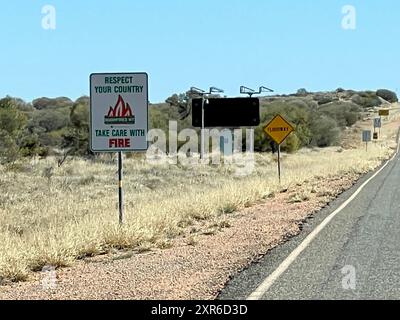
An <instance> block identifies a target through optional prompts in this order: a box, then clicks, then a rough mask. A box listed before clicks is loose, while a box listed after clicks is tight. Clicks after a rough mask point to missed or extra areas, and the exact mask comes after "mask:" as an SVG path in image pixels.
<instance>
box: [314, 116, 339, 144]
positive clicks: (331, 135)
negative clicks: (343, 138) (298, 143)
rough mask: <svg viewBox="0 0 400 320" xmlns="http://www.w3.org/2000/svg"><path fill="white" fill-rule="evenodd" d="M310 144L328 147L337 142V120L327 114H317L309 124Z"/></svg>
mask: <svg viewBox="0 0 400 320" xmlns="http://www.w3.org/2000/svg"><path fill="white" fill-rule="evenodd" d="M311 132H312V139H311V145H313V146H317V147H321V148H322V147H329V146H332V145H336V144H338V143H339V139H340V129H339V128H338V126H337V122H336V121H335V120H334V119H332V118H329V117H328V116H327V115H323V114H322V115H318V116H317V117H315V118H314V119H313V121H312V124H311Z"/></svg>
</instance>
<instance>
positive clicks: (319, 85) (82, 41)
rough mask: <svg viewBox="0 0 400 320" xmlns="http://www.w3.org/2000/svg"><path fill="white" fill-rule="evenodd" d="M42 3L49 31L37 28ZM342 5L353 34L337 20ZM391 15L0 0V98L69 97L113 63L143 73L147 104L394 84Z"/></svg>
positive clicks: (331, 4)
mask: <svg viewBox="0 0 400 320" xmlns="http://www.w3.org/2000/svg"><path fill="white" fill-rule="evenodd" d="M4 2H5V1H4ZM44 5H53V6H54V7H55V9H56V14H57V16H56V22H57V26H56V29H55V30H44V29H43V28H42V25H41V24H42V18H43V14H42V13H41V10H42V7H43V6H44ZM344 5H353V6H354V7H355V8H356V10H357V27H356V29H355V30H344V29H343V28H342V26H341V23H342V18H343V14H342V7H343V6H344ZM399 12H400V2H399V1H397V0H381V1H374V0H343V1H339V0H326V1H321V0H247V1H245V0H219V1H218V0H214V1H212V0H203V1H195V0H193V1H189V0H168V1H162V0H158V1H157V0H146V1H145V0H141V1H137V0H114V1H103V0H86V1H77V0H70V1H66V0H63V1H61V0H46V1H36V0H30V1H26V0H14V1H7V2H5V3H2V10H1V11H0V27H1V28H0V36H1V37H0V38H1V40H2V46H1V50H0V96H5V95H7V94H8V95H11V96H17V97H21V98H23V99H25V100H27V101H31V100H32V99H34V98H37V97H41V96H49V97H56V96H68V97H70V98H73V99H76V98H77V97H79V96H81V95H84V94H86V95H87V94H88V93H89V75H90V73H92V72H118V71H121V72H128V71H146V72H147V73H148V74H149V80H150V88H149V94H150V100H151V102H160V101H163V100H165V99H166V98H167V97H168V96H169V95H171V94H172V93H175V92H184V91H186V90H187V89H188V88H189V87H191V86H197V87H199V88H208V87H210V86H217V87H220V88H222V89H225V92H226V94H227V95H228V96H237V95H238V94H239V86H240V85H246V86H249V87H255V88H256V87H258V86H260V85H265V86H268V87H271V88H273V89H275V90H276V91H277V92H278V93H292V92H294V91H296V90H297V89H299V88H303V87H304V88H307V89H308V90H312V91H316V90H332V89H336V88H338V87H344V88H351V89H378V88H389V89H393V90H396V91H398V89H399V88H400V85H399V81H400V79H399V71H400V70H399V69H400V67H399V65H400V64H399V60H400V55H399V50H398V49H399V42H398V35H399V34H400V23H399V22H398V14H399Z"/></svg>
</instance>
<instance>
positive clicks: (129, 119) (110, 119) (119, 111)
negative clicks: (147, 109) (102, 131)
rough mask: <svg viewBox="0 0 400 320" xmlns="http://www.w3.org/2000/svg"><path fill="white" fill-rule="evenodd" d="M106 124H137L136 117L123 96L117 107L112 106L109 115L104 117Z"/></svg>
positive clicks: (119, 98) (119, 99)
mask: <svg viewBox="0 0 400 320" xmlns="http://www.w3.org/2000/svg"><path fill="white" fill-rule="evenodd" d="M104 123H105V124H135V116H134V114H133V112H132V108H131V106H130V105H129V103H127V102H125V101H124V99H123V98H122V96H121V95H119V96H118V101H117V103H116V105H115V107H114V108H113V107H111V106H110V110H109V111H108V114H107V115H106V116H105V117H104Z"/></svg>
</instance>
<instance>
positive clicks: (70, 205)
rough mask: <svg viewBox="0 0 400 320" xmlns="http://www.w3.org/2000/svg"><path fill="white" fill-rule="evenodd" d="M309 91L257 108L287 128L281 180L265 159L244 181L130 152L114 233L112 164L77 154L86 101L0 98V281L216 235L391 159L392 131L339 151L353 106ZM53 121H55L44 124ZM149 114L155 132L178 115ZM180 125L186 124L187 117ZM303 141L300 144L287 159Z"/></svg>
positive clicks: (83, 136) (82, 148) (222, 170)
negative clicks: (232, 222)
mask: <svg viewBox="0 0 400 320" xmlns="http://www.w3.org/2000/svg"><path fill="white" fill-rule="evenodd" d="M341 94H347V95H348V96H349V97H352V95H350V94H348V93H346V92H341ZM308 95H309V94H308V93H306V92H301V93H300V94H297V95H294V96H287V97H273V98H267V99H264V100H263V102H262V104H263V112H262V117H263V121H264V122H266V121H268V120H269V119H270V118H272V116H273V115H274V114H275V112H279V113H282V114H283V115H285V116H286V117H287V118H288V120H290V121H292V122H293V123H294V124H295V125H296V127H297V131H296V134H295V135H292V137H291V138H290V139H289V140H288V141H287V143H286V145H285V146H286V151H288V153H285V154H284V155H283V181H282V184H281V185H279V184H278V181H277V173H276V170H277V169H276V156H275V155H273V154H271V153H258V154H256V166H255V171H254V172H253V173H252V174H250V175H248V176H242V177H239V176H237V175H236V174H235V167H234V166H232V165H228V164H226V165H224V164H221V165H218V166H217V165H214V166H196V167H195V168H191V167H185V166H181V165H168V164H164V165H152V164H149V163H148V162H147V161H146V159H145V158H144V157H141V156H134V157H132V156H130V157H128V159H127V160H126V161H125V168H124V171H125V172H124V173H125V178H124V189H125V192H126V196H125V205H126V224H125V225H124V226H123V227H120V226H119V225H118V217H117V192H116V180H117V177H116V159H115V158H114V157H113V156H112V155H99V156H96V157H94V156H90V155H89V154H88V151H87V129H88V120H87V103H88V100H87V98H81V99H78V100H77V101H76V102H71V101H70V100H68V99H66V98H65V99H64V98H63V99H58V100H57V99H56V100H47V99H39V100H37V101H35V102H34V103H33V105H30V104H26V103H24V102H22V101H20V100H17V99H11V98H6V99H3V100H1V101H0V123H1V126H0V128H1V134H2V139H1V140H0V143H1V145H0V148H1V149H0V152H1V159H2V162H3V163H2V164H1V165H0V189H1V192H0V239H1V240H2V241H0V283H6V282H7V281H22V280H27V279H28V278H29V275H30V274H31V272H32V271H40V270H41V269H42V268H43V267H44V266H49V265H51V266H55V267H63V266H68V265H71V264H73V262H74V261H75V260H76V259H82V258H84V257H88V256H94V255H98V254H103V253H108V252H110V251H112V250H115V249H118V250H119V249H133V250H136V251H137V252H143V251H145V250H149V249H151V248H161V249H162V248H167V247H169V246H170V245H171V243H172V241H173V239H174V238H176V237H178V236H181V235H183V234H186V233H187V231H188V230H189V233H190V237H188V241H187V242H188V245H193V244H194V243H195V240H194V239H195V237H196V235H198V234H202V233H205V232H208V233H210V234H211V233H212V232H214V231H215V230H213V231H212V232H211V231H210V225H212V226H217V227H218V228H225V227H229V225H228V224H227V223H224V222H225V219H226V217H227V216H228V215H230V214H232V213H233V212H235V211H238V210H240V209H242V208H244V207H248V206H251V205H253V204H255V203H257V202H258V201H260V200H263V199H267V198H269V197H273V196H274V195H275V194H276V193H279V192H281V191H282V190H285V189H288V188H290V187H291V186H295V185H298V184H304V183H308V182H310V181H314V180H315V179H324V178H327V177H334V176H341V175H346V174H350V175H354V176H358V175H360V174H363V173H365V172H367V171H369V170H371V169H374V168H375V167H377V166H378V165H379V164H380V163H381V162H382V160H384V159H387V158H388V157H389V155H390V154H392V153H393V149H394V147H395V141H394V137H395V135H396V129H395V128H391V129H390V130H389V129H388V130H387V131H386V132H385V134H386V136H387V138H386V139H385V140H382V141H381V143H379V144H372V145H371V147H370V150H369V152H368V153H367V152H365V149H364V147H363V146H362V145H360V146H359V147H358V148H353V149H348V150H347V149H343V148H342V147H340V146H339V144H340V141H341V140H340V132H341V130H340V128H342V126H343V127H349V126H351V125H352V124H354V123H355V122H356V121H357V120H358V119H360V118H361V115H362V113H361V111H360V108H362V106H360V105H357V104H354V102H349V101H347V100H346V101H347V102H343V101H342V100H341V98H340V97H341V96H340V95H339V100H337V101H334V100H332V101H328V100H329V99H331V98H332V97H336V96H337V95H338V93H332V94H329V95H328V97H322V96H321V101H323V102H326V101H328V102H326V103H322V104H318V102H317V100H316V99H317V98H316V97H317V95H315V94H313V95H312V96H311V95H310V96H308ZM371 97H372V95H371ZM318 99H319V98H318ZM50 101H51V102H50ZM55 101H57V104H56V105H52V104H53V103H55ZM49 104H51V106H50V105H49ZM47 109H48V111H47V112H45V113H44V111H43V110H47ZM163 110H168V112H163ZM363 110H364V109H363ZM315 113H316V114H315ZM46 117H49V119H48V118H46ZM53 117H54V118H55V119H58V120H57V121H55V122H53V121H54V119H53ZM151 117H152V118H151V122H152V124H153V126H156V127H157V126H159V127H161V128H163V127H162V126H163V125H167V123H168V121H167V120H168V119H169V118H173V117H176V119H179V118H181V117H180V112H179V110H178V109H177V108H175V109H174V108H173V107H170V106H169V105H168V104H163V105H159V106H154V105H153V106H152V107H151ZM183 121H186V122H187V123H190V119H189V118H186V119H185V120H183ZM187 123H186V124H187ZM180 125H181V126H185V122H180ZM357 135H358V133H357ZM327 136H328V138H327ZM257 137H258V140H257V141H258V142H257V148H258V150H259V151H269V150H270V149H269V147H270V144H268V143H265V142H264V140H265V138H264V136H263V137H260V136H259V135H257ZM29 139H32V140H31V141H30V143H28V142H27V141H28V140H29ZM293 145H294V146H296V147H295V148H294V147H291V146H293ZM332 145H338V146H332ZM303 146H308V147H309V148H303V149H301V150H299V151H298V152H297V153H295V154H290V153H289V152H293V151H295V150H298V149H300V148H301V147H303ZM319 147H326V148H319ZM66 152H69V155H70V156H69V157H67V158H65V157H64V155H66ZM60 159H61V160H62V161H63V162H62V164H60ZM323 188H324V186H323V185H322V184H316V185H315V187H314V188H313V189H312V190H311V189H310V190H309V192H327V191H326V190H324V189H323ZM302 199H306V195H302V197H301V199H300V201H302ZM296 201H297V200H296ZM202 222H204V224H202ZM199 224H200V225H201V226H203V227H199Z"/></svg>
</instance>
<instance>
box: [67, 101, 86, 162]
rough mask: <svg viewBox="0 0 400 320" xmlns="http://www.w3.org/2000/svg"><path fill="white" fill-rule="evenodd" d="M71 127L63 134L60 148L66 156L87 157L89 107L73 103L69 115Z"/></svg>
mask: <svg viewBox="0 0 400 320" xmlns="http://www.w3.org/2000/svg"><path fill="white" fill-rule="evenodd" d="M70 122H71V126H70V127H69V128H68V129H67V130H66V132H64V133H63V136H62V139H63V144H62V147H63V148H66V149H68V151H67V153H68V154H76V155H88V154H90V153H91V151H90V149H89V105H88V104H85V103H75V104H74V106H73V107H72V109H71V114H70Z"/></svg>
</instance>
